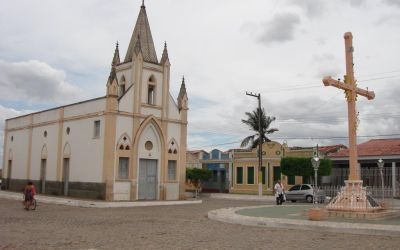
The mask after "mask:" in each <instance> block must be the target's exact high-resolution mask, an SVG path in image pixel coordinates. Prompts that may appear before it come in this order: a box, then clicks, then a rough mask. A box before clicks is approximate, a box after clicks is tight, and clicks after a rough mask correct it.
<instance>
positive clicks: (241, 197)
mask: <svg viewBox="0 0 400 250" xmlns="http://www.w3.org/2000/svg"><path fill="white" fill-rule="evenodd" d="M210 197H211V198H213V199H227V200H241V201H276V200H275V196H272V195H263V196H258V195H253V194H225V193H212V194H211V195H210Z"/></svg>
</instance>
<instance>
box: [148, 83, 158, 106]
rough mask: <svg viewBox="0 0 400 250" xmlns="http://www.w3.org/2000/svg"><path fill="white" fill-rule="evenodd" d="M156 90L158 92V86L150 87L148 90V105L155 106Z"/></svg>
mask: <svg viewBox="0 0 400 250" xmlns="http://www.w3.org/2000/svg"><path fill="white" fill-rule="evenodd" d="M155 90H156V86H155V85H151V84H149V85H148V88H147V103H148V104H151V105H154V104H155V101H154V97H155Z"/></svg>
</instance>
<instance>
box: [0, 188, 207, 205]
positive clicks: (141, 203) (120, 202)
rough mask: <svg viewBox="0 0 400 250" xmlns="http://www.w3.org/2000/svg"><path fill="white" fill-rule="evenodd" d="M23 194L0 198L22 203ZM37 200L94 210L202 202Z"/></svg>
mask: <svg viewBox="0 0 400 250" xmlns="http://www.w3.org/2000/svg"><path fill="white" fill-rule="evenodd" d="M22 196H23V195H22V193H16V192H9V191H0V198H4V199H9V200H18V201H22ZM35 198H36V200H37V201H38V202H39V204H40V203H49V204H57V205H67V206H75V207H92V208H118V207H149V206H170V205H192V204H201V203H202V200H185V201H114V202H107V201H96V200H79V199H73V198H70V197H56V196H47V195H36V196H35Z"/></svg>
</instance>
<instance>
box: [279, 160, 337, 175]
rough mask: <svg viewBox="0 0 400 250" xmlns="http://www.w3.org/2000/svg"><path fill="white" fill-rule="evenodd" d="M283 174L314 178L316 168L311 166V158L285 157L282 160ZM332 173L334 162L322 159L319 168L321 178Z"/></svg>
mask: <svg viewBox="0 0 400 250" xmlns="http://www.w3.org/2000/svg"><path fill="white" fill-rule="evenodd" d="M281 172H282V174H284V175H286V176H305V177H307V176H313V175H314V168H313V167H312V164H311V157H309V158H304V157H283V158H282V159H281ZM331 172H332V161H331V160H330V159H320V164H319V168H318V175H319V176H328V175H331Z"/></svg>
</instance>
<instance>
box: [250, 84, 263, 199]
mask: <svg viewBox="0 0 400 250" xmlns="http://www.w3.org/2000/svg"><path fill="white" fill-rule="evenodd" d="M246 95H249V96H252V97H256V98H257V99H258V138H259V140H258V145H259V146H258V195H259V196H262V171H261V167H262V144H263V137H262V127H261V94H260V93H258V94H256V93H254V94H253V92H247V91H246ZM265 173H267V172H266V171H265Z"/></svg>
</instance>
